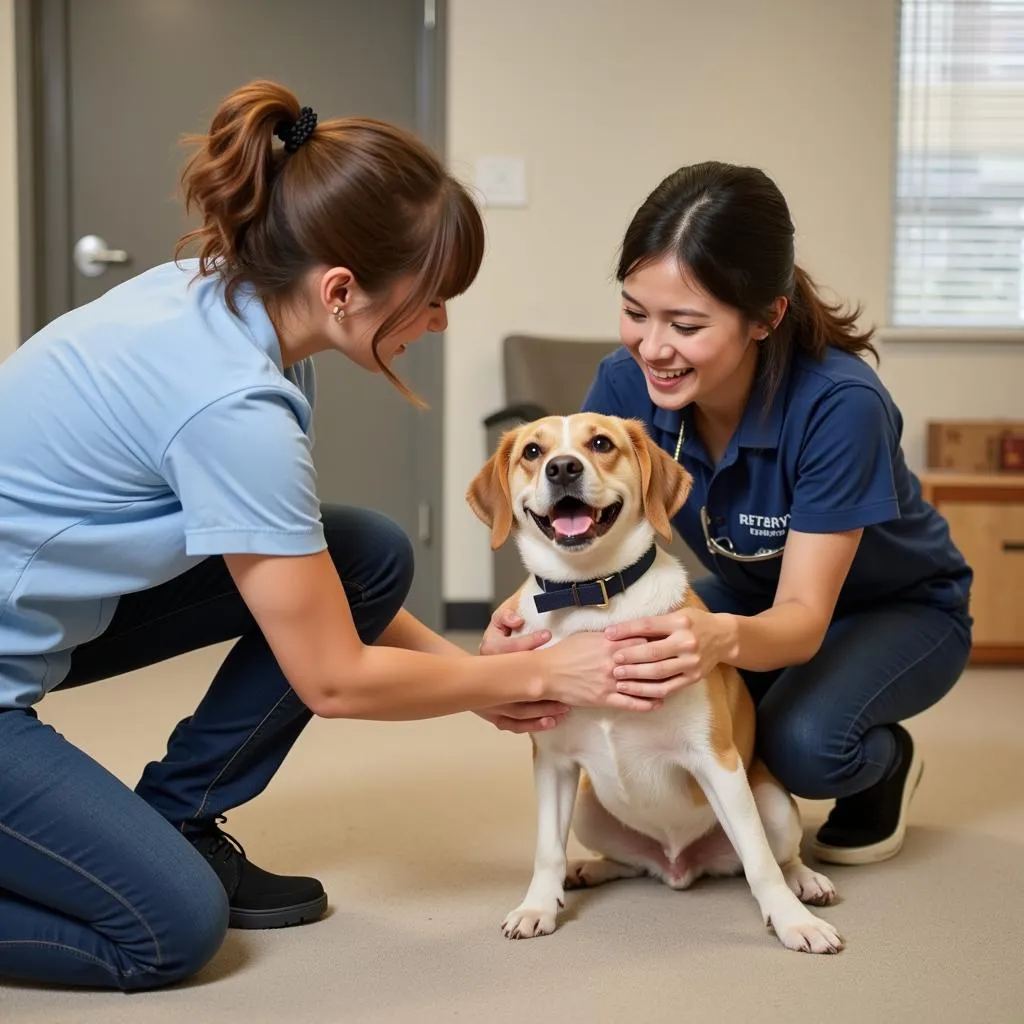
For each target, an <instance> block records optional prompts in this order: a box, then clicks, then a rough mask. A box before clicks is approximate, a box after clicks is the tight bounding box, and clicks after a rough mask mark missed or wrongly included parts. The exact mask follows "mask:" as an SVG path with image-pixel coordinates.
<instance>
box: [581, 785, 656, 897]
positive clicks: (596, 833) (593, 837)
mask: <svg viewBox="0 0 1024 1024" xmlns="http://www.w3.org/2000/svg"><path fill="white" fill-rule="evenodd" d="M572 828H573V832H574V833H575V835H576V838H577V839H578V840H579V841H580V842H581V843H582V844H583V845H584V846H585V847H587V849H588V850H593V852H594V853H598V854H601V856H600V857H598V858H597V859H590V860H576V861H571V862H570V863H569V865H568V868H567V869H566V874H565V887H566V889H586V888H591V887H592V886H595V885H603V884H604V883H605V882H613V881H615V880H617V879H619V878H639V877H640V876H641V875H654V876H655V877H657V878H665V876H666V874H667V873H668V872H669V871H670V870H671V866H670V865H669V863H668V861H667V859H666V857H665V853H664V851H663V850H662V848H661V846H660V845H659V844H658V843H657V842H655V841H654V840H653V839H651V838H650V836H645V835H643V834H642V833H640V832H635V831H634V830H633V829H631V828H628V827H627V826H625V825H623V824H622V822H621V821H619V819H618V818H616V817H615V816H614V815H612V814H609V813H608V811H606V810H605V809H604V807H602V806H601V803H600V802H599V801H598V799H597V796H596V795H595V794H594V789H593V786H592V785H591V783H590V780H589V779H588V778H587V777H586V775H584V776H583V779H582V782H581V784H580V789H579V794H578V795H577V798H576V814H575V817H574V818H573V823H572ZM666 880H667V879H666Z"/></svg>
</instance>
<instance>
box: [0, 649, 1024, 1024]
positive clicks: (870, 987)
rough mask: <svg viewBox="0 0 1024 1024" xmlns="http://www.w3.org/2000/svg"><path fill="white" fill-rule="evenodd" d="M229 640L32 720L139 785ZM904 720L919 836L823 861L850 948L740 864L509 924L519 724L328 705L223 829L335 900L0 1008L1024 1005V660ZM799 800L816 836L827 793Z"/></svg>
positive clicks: (609, 891) (254, 1020) (114, 1015)
mask: <svg viewBox="0 0 1024 1024" xmlns="http://www.w3.org/2000/svg"><path fill="white" fill-rule="evenodd" d="M222 654H223V649H222V648H215V649H212V650H210V651H206V652H200V653H198V654H195V655H191V656H189V657H187V658H182V659H179V660H177V661H175V662H173V663H170V664H168V665H166V666H163V667H161V668H159V669H155V670H149V671H146V672H142V673H137V674H135V675H132V676H126V677H123V678H121V679H117V680H111V681H109V682H106V683H98V684H95V685H93V686H90V687H84V688H82V689H80V690H75V691H71V692H68V693H65V694H56V695H54V696H52V697H50V698H48V699H47V700H46V702H45V703H44V704H43V705H42V706H41V708H40V711H41V717H43V718H44V719H45V720H47V721H50V722H51V723H53V724H54V725H55V726H56V727H57V728H58V729H59V730H60V731H62V732H63V733H64V734H65V735H66V736H67V737H68V738H69V739H71V740H72V741H73V742H77V743H78V744H79V745H80V746H82V747H83V748H84V749H86V750H87V751H88V752H89V753H91V754H92V755H93V756H95V757H96V758H98V759H99V760H101V761H102V762H103V763H105V764H106V765H107V766H108V767H110V768H111V769H112V770H113V771H115V772H116V773H117V774H118V775H119V776H120V777H121V778H122V779H124V780H125V781H126V782H129V783H133V782H134V780H135V779H136V777H137V776H138V773H139V771H140V770H141V768H142V766H143V765H144V763H145V762H146V761H147V760H149V759H151V758H153V757H158V756H159V755H160V754H161V753H162V750H163V741H164V739H165V737H166V734H167V732H168V731H169V730H170V728H171V727H172V726H173V724H174V723H175V722H176V721H177V720H178V719H179V718H180V717H182V716H183V715H185V714H187V713H188V712H189V711H190V710H191V708H192V706H194V704H195V702H196V701H197V700H198V698H199V696H200V694H201V692H202V690H203V689H204V687H205V684H206V680H207V679H208V678H209V676H210V674H211V671H212V669H213V666H214V665H215V664H216V662H217V660H218V659H219V657H221V656H222ZM911 728H912V729H913V731H914V733H915V735H916V736H917V737H918V739H919V740H920V742H921V744H922V747H923V750H924V754H925V758H926V768H925V775H924V780H923V782H922V785H921V789H920V790H919V792H918V795H917V798H916V800H915V803H914V805H913V808H912V829H911V831H910V833H909V835H908V839H907V843H906V846H905V848H904V851H903V853H902V854H901V855H900V856H899V857H897V858H895V859H894V860H892V861H889V862H887V863H885V864H881V865H878V866H875V867H870V868H847V869H843V868H833V869H830V871H829V873H830V874H831V875H832V877H833V878H834V880H835V881H836V882H837V884H838V887H839V889H840V892H841V895H842V897H843V901H842V902H841V903H840V904H839V905H837V906H835V907H833V908H829V909H828V911H827V912H826V914H825V916H827V917H828V918H829V919H830V920H832V921H833V922H834V923H835V924H836V926H837V927H838V928H839V929H840V931H841V932H842V933H843V934H844V936H845V938H846V940H847V949H846V950H845V951H844V952H843V953H841V954H840V955H839V956H837V957H814V956H807V955H801V954H797V953H791V952H788V951H787V950H785V949H783V948H782V946H780V945H779V944H778V943H777V941H776V940H775V939H774V937H773V936H772V935H771V934H770V933H768V932H767V931H765V930H764V929H763V928H762V927H761V924H760V920H759V917H758V912H757V907H756V904H755V903H754V901H753V899H752V897H751V896H750V895H749V892H748V890H747V888H746V884H745V882H744V881H743V880H742V879H730V880H725V881H708V882H702V883H700V884H699V885H698V886H696V887H695V888H694V889H693V890H691V891H689V892H685V893H675V892H672V891H670V890H668V889H666V888H664V887H662V886H660V885H658V884H656V883H654V882H651V881H648V880H639V881H629V882H619V883H615V884H613V885H610V886H607V887H605V888H602V889H598V890H594V891H592V892H589V893H573V894H570V895H569V901H568V909H567V913H566V917H565V920H564V922H563V924H562V926H561V928H560V929H559V930H558V931H557V932H556V933H555V934H554V935H552V936H549V937H546V938H541V939H534V940H530V941H524V942H518V943H513V942H509V941H507V940H505V939H503V938H502V937H501V935H500V934H499V931H498V925H499V922H500V921H501V919H502V917H503V916H504V914H505V912H506V911H508V910H509V909H511V908H512V907H513V906H515V905H516V904H517V903H518V902H519V900H520V898H521V896H522V894H523V893H524V892H525V886H526V884H527V882H528V880H529V876H530V870H531V862H532V851H533V838H534V802H533V791H532V780H531V775H530V754H529V741H528V740H527V739H526V738H525V737H512V736H508V735H506V734H499V733H497V732H496V731H494V730H493V729H492V728H491V727H489V726H487V725H485V724H484V723H483V722H481V721H480V720H478V719H475V718H473V717H470V716H462V717H457V718H451V719H448V720H438V721H432V722H419V723H408V724H406V723H403V724H379V723H357V722H326V721H314V722H313V723H311V725H310V726H309V728H308V730H307V732H306V734H305V735H304V736H303V738H302V740H301V741H300V742H299V744H298V746H297V747H296V749H295V750H294V752H293V754H292V755H291V756H290V758H289V759H288V761H287V762H286V764H285V766H284V768H283V769H282V771H281V772H280V773H279V775H278V777H277V778H276V779H275V781H274V783H273V784H272V786H271V787H270V789H269V790H268V791H267V792H266V793H265V794H264V795H263V796H261V797H260V798H259V799H258V800H256V801H254V802H253V803H252V804H251V805H249V806H247V807H244V808H240V809H238V810H237V811H235V812H234V813H233V814H232V815H231V819H230V822H229V824H228V828H229V830H230V831H231V832H232V833H233V834H235V835H237V836H238V837H239V838H240V839H241V841H242V842H243V844H244V845H245V847H246V849H247V850H248V851H249V852H250V854H251V855H252V856H253V859H254V860H256V861H257V862H258V863H260V864H263V865H265V866H266V867H269V868H272V869H277V870H280V871H295V872H306V873H314V874H317V875H318V876H319V877H321V878H322V879H323V881H324V884H325V886H326V887H327V890H328V894H329V896H330V899H331V910H330V912H329V916H328V917H326V918H325V919H324V920H322V921H321V922H319V923H317V924H315V925H311V926H306V927H303V928H296V929H290V930H285V931H272V932H232V933H230V935H229V937H228V940H227V942H226V943H225V945H224V947H223V949H222V950H221V952H220V954H219V955H218V956H217V957H216V959H215V960H214V962H213V963H212V964H211V965H210V966H209V967H208V968H207V969H206V970H205V971H204V972H203V973H202V974H201V975H200V976H199V977H198V978H196V979H195V980H193V981H192V982H190V983H186V984H183V985H181V986H178V987H176V988H174V989H170V990H164V991H160V992H154V993H145V994H138V995H133V996H124V995H120V994H113V993H94V992H68V991H48V990H46V989H43V988H37V987H31V986H2V985H0V1021H2V1022H4V1024H8V1022H11V1024H13V1022H18V1024H23V1022H24V1024H29V1022H40V1024H180V1022H182V1021H185V1020H195V1021H198V1022H202V1024H205V1022H231V1021H244V1022H246V1024H263V1022H268V1024H269V1022H274V1024H279V1022H281V1021H285V1022H288V1024H313V1022H316V1024H321V1022H324V1024H334V1022H343V1021H357V1022H362V1021H365V1022H380V1024H383V1022H397V1021H401V1022H416V1024H420V1022H432V1021H451V1020H458V1021H466V1022H470V1024H477V1022H481V1024H482V1022H488V1024H490V1022H504V1021H509V1022H515V1024H521V1022H524V1021H525V1022H529V1024H539V1022H549V1021H552V1022H554V1021H558V1022H577V1021H581V1022H582V1021H586V1022H596V1024H604V1022H619V1021H628V1022H629V1024H647V1022H652V1024H654V1022H661V1021H666V1022H667V1021H672V1022H679V1021H715V1022H717V1021H721V1020H749V1021H756V1022H758V1024H771V1022H775V1021H786V1022H791V1021H800V1020H822V1021H827V1022H829V1024H846V1022H857V1024H862V1022H863V1021H865V1020H877V1021H883V1022H886V1024H900V1022H904V1021H907V1022H911V1021H914V1022H917V1021H927V1022H930V1024H946V1022H949V1024H975V1022H976V1024H1011V1022H1020V1021H1024V924H1022V920H1024V873H1022V855H1024V797H1022V795H1021V779H1022V776H1024V671H1021V670H1018V669H1012V670H998V669H992V670H971V671H970V672H968V674H967V675H966V676H965V677H964V679H963V680H962V682H961V683H960V684H959V686H958V687H957V688H956V689H955V690H954V691H953V693H952V694H951V695H950V696H949V697H948V698H947V699H946V701H945V702H944V703H943V704H942V705H941V706H939V707H937V708H934V709H933V710H931V711H929V712H927V713H926V714H924V715H922V716H919V717H918V718H917V719H916V720H914V721H913V722H912V723H911ZM803 809H804V813H805V825H806V827H807V831H808V832H810V831H811V830H812V827H813V825H814V824H815V823H816V822H819V821H820V820H821V819H822V818H823V817H824V815H825V814H826V813H827V810H828V807H827V805H824V804H805V805H803ZM574 850H575V852H577V853H578V852H579V851H578V848H576V847H575V844H574Z"/></svg>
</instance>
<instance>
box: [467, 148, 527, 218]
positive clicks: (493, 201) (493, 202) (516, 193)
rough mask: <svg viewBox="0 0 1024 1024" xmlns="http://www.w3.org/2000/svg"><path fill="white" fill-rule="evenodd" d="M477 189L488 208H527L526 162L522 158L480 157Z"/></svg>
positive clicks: (477, 167) (478, 160) (477, 163)
mask: <svg viewBox="0 0 1024 1024" xmlns="http://www.w3.org/2000/svg"><path fill="white" fill-rule="evenodd" d="M476 187H477V188H478V189H479V190H480V191H481V192H482V193H483V197H484V202H485V203H486V204H487V205H488V206H525V205H526V161H525V160H524V159H523V158H522V157H521V156H482V157H478V158H477V161H476Z"/></svg>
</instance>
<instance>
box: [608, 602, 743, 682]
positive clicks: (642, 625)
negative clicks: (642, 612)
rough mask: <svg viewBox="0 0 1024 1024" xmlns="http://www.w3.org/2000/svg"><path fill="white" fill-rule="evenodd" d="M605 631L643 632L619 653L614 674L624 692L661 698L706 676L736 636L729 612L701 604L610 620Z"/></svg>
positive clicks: (617, 634) (618, 634)
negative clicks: (649, 615) (717, 611)
mask: <svg viewBox="0 0 1024 1024" xmlns="http://www.w3.org/2000/svg"><path fill="white" fill-rule="evenodd" d="M605 636H607V637H608V638H609V639H610V640H622V639H624V638H626V637H634V638H635V637H642V638H644V640H645V641H646V642H645V643H643V644H641V645H640V646H636V647H631V648H629V649H628V650H624V651H620V652H619V653H618V654H616V655H615V660H616V663H617V667H616V669H615V676H616V678H617V680H618V687H619V691H620V692H621V693H625V694H630V695H632V696H635V697H647V698H649V699H660V700H664V699H665V698H666V697H670V696H671V695H672V694H673V693H675V692H676V691H678V690H681V689H683V688H684V687H686V686H692V685H693V684H694V683H696V682H699V681H700V680H701V679H703V678H704V677H705V676H707V674H708V672H710V671H711V669H713V668H714V667H715V665H717V664H719V663H720V662H722V661H724V660H725V652H726V651H728V650H729V649H730V647H731V645H732V642H733V637H732V629H731V627H730V625H729V622H728V617H727V616H723V615H716V614H715V613H713V612H708V611H704V609H702V608H687V609H685V610H683V611H678V612H672V613H671V614H669V615H658V616H654V617H652V618H646V619H636V620H634V621H633V622H623V623H620V624H619V625H616V626H609V627H608V629H606V630H605Z"/></svg>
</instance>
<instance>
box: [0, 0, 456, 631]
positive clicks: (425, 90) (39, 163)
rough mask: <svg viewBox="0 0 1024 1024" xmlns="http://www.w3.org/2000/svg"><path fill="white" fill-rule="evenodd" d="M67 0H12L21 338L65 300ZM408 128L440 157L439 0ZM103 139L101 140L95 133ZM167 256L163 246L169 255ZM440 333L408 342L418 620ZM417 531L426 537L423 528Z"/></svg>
mask: <svg viewBox="0 0 1024 1024" xmlns="http://www.w3.org/2000/svg"><path fill="white" fill-rule="evenodd" d="M70 2H71V0H14V40H15V78H16V105H17V121H18V127H17V138H18V167H17V175H18V186H17V187H18V230H19V238H20V242H19V277H20V304H19V319H20V338H19V339H18V340H19V344H21V343H23V342H24V341H25V340H27V339H28V338H29V337H31V336H32V335H33V334H34V333H35V332H36V331H38V330H39V329H40V328H41V327H43V326H44V325H45V324H47V323H49V322H50V321H51V320H54V319H55V318H56V317H58V316H60V315H61V314H63V313H65V312H66V311H67V310H69V309H70V308H71V303H72V299H71V296H72V267H71V250H72V237H71V234H72V231H71V207H70V199H71V180H70V160H69V155H70V125H69V110H70V98H69V89H70V83H69V75H68V39H67V32H68V4H69V3H70ZM420 2H421V4H422V13H423V17H422V19H421V21H420V32H419V40H418V47H417V68H416V119H415V124H414V129H415V131H416V132H417V134H418V135H419V136H420V137H421V138H422V139H424V141H426V142H427V143H428V144H429V145H430V146H432V147H433V148H434V150H435V151H436V152H437V153H439V154H441V156H442V158H443V159H447V121H446V116H445V110H446V100H447V97H446V81H447V75H446V64H447V42H448V40H447V20H448V19H447V13H448V3H447V0H420ZM100 144H102V140H100ZM170 258H171V255H170V254H168V259H170ZM444 360H445V340H444V336H443V335H442V336H440V337H439V338H438V339H436V340H435V341H434V342H433V343H432V344H430V345H429V346H413V348H412V349H411V350H410V352H409V361H410V363H411V364H412V365H411V369H412V370H413V374H414V376H415V379H414V384H415V387H416V389H417V391H418V392H419V393H420V395H421V396H422V397H423V398H424V399H426V401H427V402H428V404H429V405H430V408H431V411H432V414H431V415H430V416H427V417H424V421H423V429H418V430H413V431H411V434H412V436H411V437H410V439H409V444H410V449H409V471H410V472H412V474H413V475H414V478H415V481H416V490H417V493H418V494H420V495H422V496H423V498H424V500H425V501H426V502H427V505H428V512H427V515H426V517H425V519H426V521H425V522H424V521H423V520H424V517H423V516H421V517H420V520H421V526H422V530H421V536H420V537H419V541H420V543H421V544H422V545H423V548H422V549H421V551H420V557H421V559H422V558H423V557H424V554H425V556H426V558H427V560H428V562H429V564H430V575H431V577H432V578H435V579H436V580H437V581H438V588H437V594H436V597H435V599H434V600H433V601H432V602H431V607H430V609H429V614H426V615H425V616H424V618H425V620H426V624H427V625H428V626H431V627H432V628H434V629H440V628H441V627H442V621H443V607H444V594H443V574H442V570H443V564H444V563H443V551H442V542H443V537H444V523H443V519H442V515H443V509H444V501H443V498H444V493H443V480H444V402H445V394H444V376H445V374H444ZM424 532H425V535H424Z"/></svg>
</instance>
